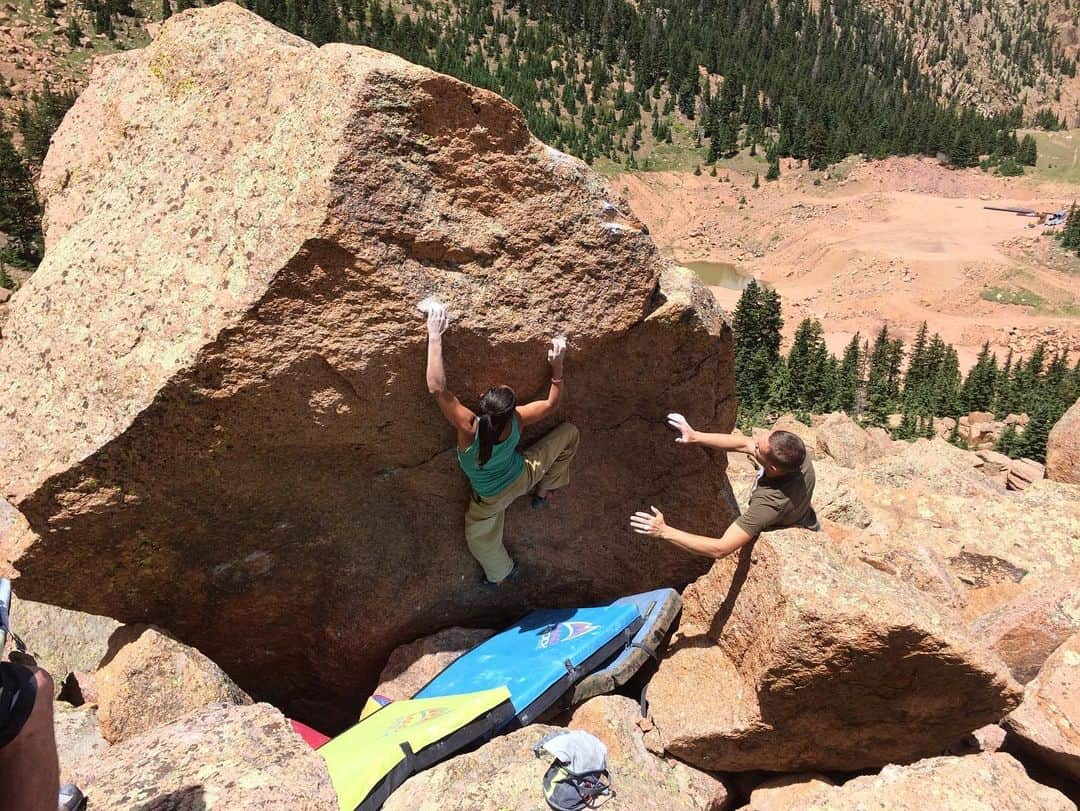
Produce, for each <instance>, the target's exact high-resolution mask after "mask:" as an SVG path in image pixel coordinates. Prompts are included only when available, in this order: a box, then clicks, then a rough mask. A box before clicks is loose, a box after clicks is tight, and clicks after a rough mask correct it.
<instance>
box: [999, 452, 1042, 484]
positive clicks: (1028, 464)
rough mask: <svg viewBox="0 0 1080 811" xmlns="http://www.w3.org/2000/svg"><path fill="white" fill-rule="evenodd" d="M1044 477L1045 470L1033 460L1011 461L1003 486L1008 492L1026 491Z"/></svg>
mask: <svg viewBox="0 0 1080 811" xmlns="http://www.w3.org/2000/svg"><path fill="white" fill-rule="evenodd" d="M1044 476H1045V468H1044V467H1043V466H1042V465H1041V464H1039V463H1038V462H1036V461H1035V460H1034V459H1013V460H1012V464H1011V465H1009V474H1008V478H1007V479H1006V480H1005V486H1006V487H1008V488H1009V489H1010V490H1026V489H1027V488H1029V487H1030V486H1031V484H1032V482H1037V481H1039V480H1040V479H1042V478H1043V477H1044Z"/></svg>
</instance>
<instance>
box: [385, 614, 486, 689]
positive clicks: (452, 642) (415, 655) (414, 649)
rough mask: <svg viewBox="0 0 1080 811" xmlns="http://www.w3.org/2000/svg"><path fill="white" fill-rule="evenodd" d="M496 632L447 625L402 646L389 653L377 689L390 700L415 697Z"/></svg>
mask: <svg viewBox="0 0 1080 811" xmlns="http://www.w3.org/2000/svg"><path fill="white" fill-rule="evenodd" d="M494 633H495V632H494V631H491V630H488V629H486V628H445V629H443V630H442V631H439V632H438V633H435V634H432V635H431V636H425V637H423V638H422V639H417V640H416V641H415V642H410V643H409V644H407V645H402V646H401V647H400V648H398V649H397V650H395V651H394V652H393V653H392V654H390V658H389V659H388V660H387V662H386V667H384V668H383V670H382V673H380V674H379V684H378V686H377V687H376V688H375V692H376V693H377V694H379V695H381V696H383V697H385V698H389V699H390V700H391V701H401V700H402V699H406V698H412V697H413V696H414V695H416V693H417V691H418V690H419V689H420V688H421V687H423V686H424V685H425V684H427V683H428V682H429V681H431V680H432V679H433V678H435V677H436V676H437V675H439V673H441V672H442V671H443V670H445V669H446V668H447V667H449V665H450V663H451V662H453V661H454V660H455V659H457V658H458V657H460V656H461V655H463V654H465V653H468V652H469V651H470V650H472V649H473V648H475V647H476V646H477V645H479V644H480V643H481V642H483V641H484V640H485V639H488V638H489V637H491V636H492V635H493V634H494Z"/></svg>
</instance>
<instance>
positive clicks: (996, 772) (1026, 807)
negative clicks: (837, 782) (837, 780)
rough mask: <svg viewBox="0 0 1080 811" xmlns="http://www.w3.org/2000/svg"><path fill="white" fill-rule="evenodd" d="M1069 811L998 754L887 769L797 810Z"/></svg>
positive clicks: (1048, 790) (1055, 794) (1047, 789)
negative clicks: (975, 810)
mask: <svg viewBox="0 0 1080 811" xmlns="http://www.w3.org/2000/svg"><path fill="white" fill-rule="evenodd" d="M871 808H873V809H889V811H928V809H934V811H971V810H972V809H976V808H978V809H980V811H1072V809H1073V803H1072V802H1071V801H1070V800H1069V799H1068V798H1067V797H1066V796H1065V795H1064V794H1062V793H1061V792H1059V791H1055V790H1054V789H1052V788H1050V787H1048V786H1044V785H1040V784H1039V783H1036V782H1035V781H1034V780H1032V779H1031V778H1030V777H1028V776H1027V773H1026V772H1025V771H1024V767H1023V766H1021V765H1020V764H1019V763H1018V762H1017V761H1016V760H1015V759H1014V758H1012V757H1010V756H1009V755H1007V754H1005V753H1003V752H999V753H996V754H988V755H977V756H972V757H935V758H929V759H927V760H920V761H919V762H917V763H912V764H911V765H910V766H896V765H893V766H886V767H885V768H884V769H882V770H881V772H880V773H878V774H875V775H867V776H865V777H856V778H854V779H853V780H849V781H848V782H846V783H844V785H842V786H838V787H836V788H831V789H827V790H825V791H823V792H822V793H821V794H818V795H816V796H814V797H811V798H810V801H809V802H808V804H806V805H804V806H801V807H800V811H801V809H828V811H866V809H871Z"/></svg>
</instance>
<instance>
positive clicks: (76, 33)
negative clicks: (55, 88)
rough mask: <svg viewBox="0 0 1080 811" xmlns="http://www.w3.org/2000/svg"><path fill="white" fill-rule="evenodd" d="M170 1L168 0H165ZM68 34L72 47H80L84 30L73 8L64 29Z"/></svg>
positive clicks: (69, 43)
mask: <svg viewBox="0 0 1080 811" xmlns="http://www.w3.org/2000/svg"><path fill="white" fill-rule="evenodd" d="M165 1H166V2H168V0H165ZM64 33H65V34H66V35H67V41H68V45H69V46H70V47H72V48H78V47H79V46H80V45H81V44H82V38H83V30H82V28H81V27H80V26H79V21H78V19H77V18H76V16H75V10H74V9H71V16H70V17H68V24H67V29H66V30H65V31H64Z"/></svg>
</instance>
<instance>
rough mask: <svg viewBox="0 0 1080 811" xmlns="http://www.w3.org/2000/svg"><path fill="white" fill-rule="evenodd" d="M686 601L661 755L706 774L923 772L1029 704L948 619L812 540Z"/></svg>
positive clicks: (731, 568) (789, 542) (769, 544)
mask: <svg viewBox="0 0 1080 811" xmlns="http://www.w3.org/2000/svg"><path fill="white" fill-rule="evenodd" d="M683 601H684V605H683V615H682V621H681V624H680V627H679V631H678V635H677V636H676V638H675V639H674V640H673V642H672V644H671V645H670V646H669V648H668V652H667V654H666V656H665V657H664V659H663V661H662V662H661V663H660V668H659V671H658V672H657V674H656V676H655V677H654V678H653V679H652V682H651V683H650V685H649V702H650V711H651V715H652V718H653V720H654V722H655V725H656V729H655V731H654V732H652V733H650V748H652V749H653V750H654V751H657V750H662V751H666V752H667V753H669V754H673V755H675V756H676V757H678V758H679V759H680V760H684V761H685V762H687V763H689V764H691V765H693V766H696V767H698V768H701V769H707V770H710V771H744V770H750V769H766V770H775V771H803V770H842V771H850V770H856V769H864V768H873V767H879V766H882V765H884V764H886V763H890V762H895V761H901V762H903V761H911V760H914V759H916V758H919V757H923V756H926V755H927V754H933V753H939V752H941V751H943V750H944V749H945V747H947V746H948V745H949V744H950V743H952V742H953V741H955V740H957V739H959V738H960V737H961V736H962V735H964V734H965V733H966V732H968V731H970V730H971V729H972V727H978V726H982V725H983V724H986V723H991V722H994V721H997V720H998V719H999V718H1001V717H1002V716H1003V715H1005V714H1006V713H1007V712H1008V711H1009V710H1010V709H1011V708H1013V707H1015V706H1016V705H1017V704H1018V703H1019V700H1020V697H1021V691H1020V688H1019V686H1018V685H1017V684H1016V683H1015V682H1014V681H1013V680H1012V678H1011V677H1010V676H1009V674H1008V671H1007V670H1006V669H1005V666H1004V665H1003V664H1002V663H1001V661H1000V660H998V659H997V658H996V657H995V656H993V655H992V654H988V653H987V652H985V651H984V649H982V648H981V647H980V646H979V645H978V644H977V643H976V642H975V641H974V640H973V639H971V638H970V637H969V636H968V635H967V633H966V631H965V630H964V628H963V627H962V626H961V624H960V623H959V622H958V621H957V620H955V619H954V618H953V617H951V616H950V615H949V614H948V613H945V612H943V611H942V609H941V608H940V607H938V605H937V604H936V603H934V602H933V601H932V600H930V599H929V598H927V597H925V596H924V595H922V594H920V592H918V591H916V590H915V589H913V588H911V587H910V586H908V585H906V584H904V583H902V582H901V581H900V580H898V579H897V578H894V577H890V576H889V575H886V574H883V573H881V572H878V571H876V570H875V569H873V568H871V567H870V566H867V565H866V564H864V563H862V562H861V561H858V560H855V559H853V558H847V557H844V556H842V555H841V554H839V553H838V552H836V551H835V550H833V549H832V548H831V545H830V544H828V543H824V542H821V541H820V540H819V539H818V537H817V536H815V534H814V533H810V532H807V531H804V530H786V531H783V532H774V533H769V534H767V535H765V536H762V538H760V539H758V541H757V542H756V543H755V544H754V545H752V546H751V547H748V548H744V549H743V550H742V552H741V553H740V554H739V555H737V556H732V557H730V558H726V559H723V560H720V561H717V562H716V564H715V565H714V566H713V568H712V569H711V570H710V571H709V573H708V574H706V575H704V576H703V577H701V578H700V579H698V581H697V582H696V583H694V584H693V585H691V586H689V587H688V588H687V589H686V592H685V593H684V596H683Z"/></svg>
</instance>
